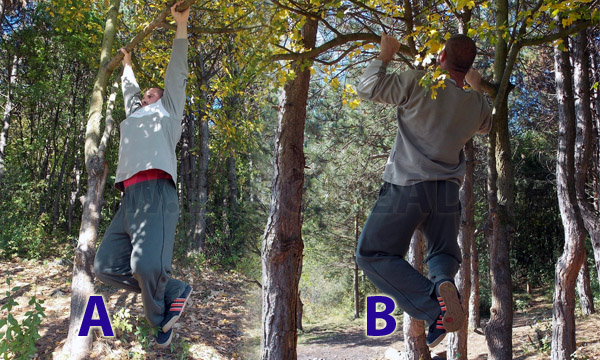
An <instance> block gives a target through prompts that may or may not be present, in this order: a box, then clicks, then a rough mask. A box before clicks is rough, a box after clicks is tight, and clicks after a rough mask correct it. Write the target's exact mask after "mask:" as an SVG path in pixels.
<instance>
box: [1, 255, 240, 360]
mask: <svg viewBox="0 0 600 360" xmlns="http://www.w3.org/2000/svg"><path fill="white" fill-rule="evenodd" d="M173 267H174V269H173V273H174V276H175V277H176V278H179V279H182V280H185V281H186V282H188V283H189V284H191V285H192V287H193V288H194V291H193V293H192V303H191V304H190V305H191V306H189V307H187V306H186V310H185V311H184V314H183V316H182V317H181V319H180V320H179V322H178V323H176V324H175V327H174V336H173V340H172V343H171V348H170V349H163V350H157V349H155V348H154V347H153V344H152V343H151V342H150V340H151V339H152V336H151V335H150V333H151V331H152V329H151V328H150V327H149V326H148V325H147V323H146V321H145V320H144V318H143V308H142V302H141V296H140V295H138V294H135V293H130V292H127V291H124V290H117V289H114V288H112V287H109V286H106V285H103V284H101V283H100V282H98V281H96V284H95V292H96V294H100V295H103V296H104V298H105V301H106V307H107V309H108V311H109V314H111V316H112V325H113V329H114V331H115V332H116V336H115V337H113V338H103V337H101V336H100V337H98V338H97V339H96V340H95V341H94V348H93V350H92V353H91V356H90V357H91V358H97V359H185V358H188V359H203V360H205V359H206V360H208V359H214V360H221V359H244V357H243V355H241V353H240V350H241V349H242V344H241V341H240V339H241V337H242V319H243V318H244V317H245V314H246V309H247V307H246V306H245V301H244V296H245V293H244V288H245V287H247V282H245V281H243V279H242V278H240V276H238V275H237V274H236V273H234V272H224V271H218V270H211V269H209V268H206V269H201V270H199V269H186V271H185V272H184V271H181V270H183V269H178V268H177V266H176V264H175V265H174V266H173ZM0 273H1V274H2V279H3V281H2V283H1V284H0V306H1V305H3V304H5V303H6V302H7V300H8V299H7V297H6V291H7V290H9V286H8V285H7V284H6V282H5V281H4V280H5V277H6V276H8V277H10V279H11V284H10V288H11V289H12V288H14V287H15V286H18V287H19V290H18V291H16V292H14V293H12V295H11V297H13V299H15V300H16V301H17V303H18V304H19V306H16V307H15V308H14V309H13V310H12V312H11V313H12V315H13V316H14V317H15V318H17V319H18V320H19V319H22V318H23V316H24V313H25V312H26V311H28V310H30V309H29V308H28V307H27V303H28V301H29V299H30V298H31V297H32V296H34V295H35V296H36V297H37V298H38V299H42V300H44V304H43V306H44V308H45V315H46V318H44V319H43V322H42V326H41V328H40V329H39V334H40V335H41V339H39V340H38V341H37V342H36V346H37V356H36V358H38V359H52V358H54V357H57V355H58V354H59V352H60V349H61V348H62V346H63V344H64V342H65V340H66V337H67V332H68V321H69V309H70V301H71V284H70V279H71V275H72V267H71V266H70V265H68V264H63V263H62V262H61V261H59V260H55V261H45V262H38V261H13V262H0ZM183 273H185V274H186V276H182V275H181V274H183ZM0 316H1V317H2V318H6V316H7V312H6V310H2V312H0ZM115 316H117V317H118V318H119V320H115V319H114V317H115Z"/></svg>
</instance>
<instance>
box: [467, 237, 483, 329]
mask: <svg viewBox="0 0 600 360" xmlns="http://www.w3.org/2000/svg"><path fill="white" fill-rule="evenodd" d="M479 298H480V293H479V253H478V252H477V241H476V239H475V237H473V241H472V242H471V294H470V296H469V328H470V329H471V330H473V331H475V330H476V329H478V328H479V327H481V316H480V314H479Z"/></svg>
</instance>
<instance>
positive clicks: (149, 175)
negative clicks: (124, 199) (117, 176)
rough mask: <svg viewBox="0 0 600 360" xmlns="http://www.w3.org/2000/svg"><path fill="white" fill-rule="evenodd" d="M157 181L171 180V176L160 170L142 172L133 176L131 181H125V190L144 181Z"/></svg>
mask: <svg viewBox="0 0 600 360" xmlns="http://www.w3.org/2000/svg"><path fill="white" fill-rule="evenodd" d="M156 179H171V175H169V174H168V173H166V172H164V171H162V170H160V169H150V170H144V171H140V172H138V173H137V174H135V175H133V176H132V177H130V178H129V179H127V180H125V181H123V188H124V189H126V188H127V187H128V186H131V185H133V184H137V183H139V182H142V181H148V180H156Z"/></svg>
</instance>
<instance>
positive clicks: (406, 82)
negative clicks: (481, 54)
mask: <svg viewBox="0 0 600 360" xmlns="http://www.w3.org/2000/svg"><path fill="white" fill-rule="evenodd" d="M399 49H400V43H399V42H398V41H397V40H396V39H394V38H393V37H390V36H387V35H383V36H382V39H381V53H380V54H379V56H378V57H377V59H376V60H374V61H373V62H372V63H371V64H370V65H369V66H368V67H367V68H366V69H365V71H364V74H363V75H362V77H361V79H360V83H359V84H358V95H359V96H360V97H361V98H362V99H365V100H371V101H375V102H379V103H384V104H390V105H393V106H396V108H397V120H398V132H397V133H396V139H395V142H394V146H393V148H392V151H391V153H390V155H389V158H388V161H387V164H386V166H385V171H384V174H383V180H384V184H383V186H382V187H381V190H380V192H379V198H378V199H377V202H376V203H375V206H374V207H373V209H372V212H371V214H370V215H369V218H368V219H367V221H366V223H365V225H364V228H363V231H362V233H361V236H360V239H359V242H358V246H357V250H356V257H357V262H358V264H359V266H360V268H361V269H362V270H363V271H364V273H365V274H366V275H367V276H368V277H369V279H370V280H371V281H372V282H373V283H374V284H375V285H376V286H377V287H378V288H379V289H380V290H381V291H382V292H384V293H386V294H388V295H390V296H391V297H392V298H393V299H394V300H395V302H396V304H397V305H398V306H400V307H401V308H402V309H403V310H404V311H405V312H406V313H408V314H409V315H410V316H412V317H414V318H416V319H419V320H425V321H426V322H427V324H428V326H429V333H428V336H427V344H428V345H429V346H431V347H433V346H435V345H437V344H439V343H440V342H441V341H442V339H443V338H444V336H445V334H446V332H451V331H457V330H458V329H459V328H460V327H461V326H462V324H463V320H464V315H463V311H462V307H461V304H460V300H459V298H458V292H457V290H456V287H455V286H454V280H453V279H454V276H455V275H456V272H457V271H458V268H459V265H460V262H461V253H460V248H459V247H458V244H457V236H458V230H459V225H460V212H461V211H460V209H461V207H460V201H459V196H458V192H459V188H460V185H461V184H462V181H463V177H464V174H465V168H466V166H465V159H464V154H463V150H462V149H463V147H464V145H465V144H466V143H467V141H468V140H469V139H471V137H472V136H473V135H474V134H476V133H481V134H486V133H488V132H489V130H490V128H491V124H492V115H491V112H490V107H489V105H488V103H487V101H486V99H485V98H484V97H483V95H482V94H481V93H480V87H481V76H480V75H479V74H478V73H477V71H475V70H473V69H471V66H472V64H473V61H474V59H475V55H476V46H475V43H474V42H473V40H471V39H470V38H469V37H467V36H465V35H454V36H452V37H451V38H450V39H449V40H448V41H447V43H446V45H445V47H444V50H442V52H441V53H440V55H439V56H438V63H439V65H440V67H441V69H442V70H445V71H447V72H448V73H449V75H450V76H449V77H450V78H449V79H446V80H445V85H446V86H445V88H443V89H440V90H438V95H437V98H436V99H432V98H431V96H430V95H431V94H430V93H429V92H428V89H426V88H424V87H423V86H420V85H419V80H420V79H421V77H422V76H423V75H424V72H423V71H415V70H409V71H406V72H402V73H399V74H395V73H391V74H388V73H387V71H386V69H387V65H388V63H389V62H390V61H391V60H392V58H393V56H394V54H395V53H396V52H398V50H399ZM465 79H466V80H467V82H468V83H469V84H470V85H471V87H472V89H468V90H466V89H464V86H465V84H464V81H465ZM417 227H420V228H421V229H422V230H423V233H424V235H425V239H426V240H427V252H428V256H427V258H426V259H425V262H426V263H427V266H428V275H429V279H428V278H426V277H424V276H423V275H421V273H420V272H418V271H417V270H415V269H414V268H413V267H412V266H411V265H410V264H409V263H408V262H406V261H405V260H404V256H405V255H406V253H407V252H408V249H409V246H410V241H411V237H412V234H413V232H414V231H415V229H416V228H417Z"/></svg>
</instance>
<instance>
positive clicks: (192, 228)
mask: <svg viewBox="0 0 600 360" xmlns="http://www.w3.org/2000/svg"><path fill="white" fill-rule="evenodd" d="M192 3H193V5H192V15H191V18H190V28H189V33H190V52H189V67H190V77H189V81H188V89H187V94H188V101H187V107H186V113H185V116H184V119H183V124H184V132H183V134H182V138H181V141H180V143H179V144H178V148H177V155H178V161H179V162H178V164H179V175H178V176H179V179H178V191H179V201H180V222H179V226H178V233H177V240H176V246H175V259H176V262H177V263H181V264H183V266H190V267H194V268H199V269H202V268H208V267H212V268H217V269H226V270H234V271H236V272H238V273H240V274H242V275H243V276H244V277H245V278H246V279H247V283H248V287H255V285H253V284H255V283H257V284H259V285H260V287H261V289H262V292H263V301H264V299H267V298H268V296H269V295H272V294H275V293H277V291H280V290H278V289H277V286H275V285H277V284H270V282H271V281H272V280H273V279H274V277H273V276H269V274H270V273H269V271H273V270H269V269H272V268H271V267H270V265H271V264H275V265H277V261H280V260H275V259H276V258H277V259H283V260H282V261H283V265H290V264H291V269H292V270H288V271H287V273H286V274H287V276H288V277H289V281H290V284H291V285H290V286H287V287H285V288H287V289H288V293H287V294H286V295H287V296H288V298H287V299H286V300H283V301H284V302H285V306H284V307H283V310H281V311H280V314H279V315H278V316H281V317H283V318H289V319H287V320H285V319H284V320H285V321H281V324H283V325H278V324H277V323H267V322H265V321H264V320H265V319H263V323H264V325H263V326H264V328H265V330H264V331H263V337H262V340H261V348H262V350H261V357H262V358H274V359H275V358H278V357H277V356H281V355H276V354H278V353H277V351H282V352H281V353H279V354H283V353H285V351H289V350H290V349H289V348H288V349H287V350H285V349H283V348H285V347H286V346H285V345H281V346H280V347H279V348H278V346H276V345H275V343H276V340H273V339H271V338H270V337H269V334H270V333H275V334H277V333H278V331H280V330H282V329H287V330H291V331H292V336H293V337H295V336H296V330H295V329H296V328H297V327H300V326H301V324H300V323H299V322H298V320H299V319H303V321H304V323H305V324H307V323H308V324H310V323H319V322H323V321H324V320H323V319H328V320H327V321H330V320H331V319H339V321H349V319H359V320H356V321H362V320H360V319H362V318H363V317H364V298H365V296H366V295H369V294H372V293H375V292H376V289H375V288H374V287H373V286H372V284H370V282H369V281H367V280H366V279H365V278H364V277H363V276H362V275H361V273H360V272H359V271H358V269H357V268H356V265H355V262H354V249H355V245H356V241H357V238H358V236H359V234H360V230H361V227H362V224H364V221H365V219H366V216H367V215H368V213H369V210H370V207H371V206H372V204H373V203H374V201H375V199H376V196H377V192H378V189H379V187H380V186H381V174H382V170H383V166H384V165H385V162H386V159H387V156H388V153H389V150H390V148H391V145H392V142H393V138H394V134H395V129H396V120H395V111H394V109H393V108H391V107H385V106H380V105H377V104H372V103H361V102H360V101H359V99H358V98H357V96H356V91H355V89H356V84H357V82H358V78H359V76H360V74H361V71H362V69H364V67H365V66H366V64H367V63H368V62H369V61H370V60H372V59H373V58H374V57H375V56H376V55H377V54H378V47H377V43H378V41H379V36H378V34H381V33H383V32H385V33H388V34H391V35H394V36H396V37H397V38H398V39H400V40H401V42H402V43H403V44H404V45H403V47H402V49H401V51H400V53H399V54H398V56H397V59H396V61H394V62H393V64H392V65H391V70H392V71H401V70H405V69H408V68H426V69H428V70H429V71H428V74H429V75H428V76H427V77H426V78H425V80H426V81H425V83H424V86H429V87H430V89H431V94H432V96H435V92H436V91H442V89H441V88H440V84H441V82H440V79H441V78H442V77H443V74H442V73H441V72H440V71H439V70H437V69H435V67H434V61H433V59H435V55H436V54H437V53H438V52H439V51H440V50H441V48H442V46H443V41H444V39H446V38H447V37H448V36H449V35H450V34H452V33H457V32H463V33H467V34H468V35H470V36H472V37H473V38H474V39H475V40H476V42H477V44H478V51H479V56H478V58H477V60H476V64H475V67H476V68H478V69H479V71H480V72H481V73H482V75H483V76H484V79H485V84H484V85H485V86H484V90H485V91H486V96H488V99H489V101H490V104H492V106H493V107H494V109H495V112H494V122H495V128H494V130H493V131H492V133H491V135H490V136H489V137H476V138H475V139H474V142H473V143H472V146H470V147H469V149H470V150H466V154H467V158H468V159H469V164H470V167H469V173H468V174H467V179H466V184H468V186H466V189H465V190H464V191H463V193H462V195H463V198H462V200H463V209H465V214H464V217H463V230H462V232H461V247H462V249H463V254H466V256H467V257H466V258H465V260H466V261H463V269H462V270H461V275H460V279H459V287H460V289H461V291H462V292H463V298H469V297H470V298H471V300H472V304H471V314H470V317H471V319H472V321H473V322H474V323H473V324H472V325H474V326H478V325H479V318H480V317H490V316H491V318H490V320H489V322H488V323H487V329H488V330H486V337H487V338H488V344H489V351H490V357H491V358H498V359H500V358H510V357H511V356H512V345H511V341H510V332H511V331H510V329H511V325H512V315H509V314H512V311H513V310H515V309H520V308H521V309H522V308H525V307H527V302H528V300H529V299H531V296H530V295H528V294H529V293H530V291H531V289H533V288H541V289H543V291H544V292H545V293H546V294H547V295H548V296H549V297H552V296H554V300H553V301H554V304H555V311H556V314H557V315H556V319H553V321H554V320H556V322H553V328H552V330H553V336H552V344H551V347H552V356H553V358H557V359H558V358H569V357H570V356H571V354H573V352H574V351H575V350H576V346H575V343H574V341H573V338H574V323H573V324H572V325H570V322H571V320H569V316H573V311H574V306H573V305H571V304H574V301H575V295H574V294H575V292H574V291H575V279H576V278H577V275H578V274H579V271H580V269H582V274H581V275H580V276H579V279H580V285H581V287H580V289H581V290H580V294H581V299H583V300H582V301H581V300H578V301H580V302H581V306H582V307H583V308H585V309H586V310H584V312H585V313H587V312H589V311H590V310H591V309H593V305H594V301H595V302H596V303H597V302H598V301H600V288H599V283H598V278H599V276H600V274H599V273H598V267H599V265H600V242H599V241H600V240H599V239H600V237H599V236H598V229H600V221H598V209H599V208H600V200H599V196H598V193H599V192H600V146H599V142H598V139H599V129H600V126H599V124H600V117H599V114H600V95H599V92H600V89H599V85H598V82H599V81H600V73H599V71H598V70H599V67H600V66H599V64H600V57H599V55H598V54H599V49H598V48H599V47H600V45H599V44H600V32H599V31H598V27H597V24H598V19H599V12H598V2H597V1H593V0H585V1H554V0H552V1H550V0H539V1H508V0H496V1H487V0H480V1H465V0H457V1H454V0H446V1H427V0H426V1H410V0H405V1H402V2H396V1H387V0H369V1H342V0H335V1H324V0H323V1H321V0H311V1H305V2H297V1H266V2H256V1H235V2H221V1H206V2H202V1H196V2H194V1H187V2H186V4H187V5H188V6H189V5H190V4H192ZM167 5H168V4H164V3H160V2H147V1H137V0H134V1H128V2H120V1H116V0H112V1H110V2H109V1H103V2H102V1H100V2H93V1H74V0H52V1H36V2H33V1H32V2H28V1H8V0H3V2H2V8H1V11H0V13H1V17H0V20H1V29H2V33H1V43H0V62H1V63H2V66H1V67H0V69H1V70H0V94H2V96H1V97H0V105H1V107H0V109H1V110H3V111H2V114H3V119H2V133H1V137H0V189H1V191H0V258H1V259H2V260H3V261H23V260H24V259H39V260H48V259H56V258H59V259H63V261H64V262H65V263H68V264H71V265H72V266H73V267H74V269H73V271H74V272H75V273H76V274H77V271H78V268H77V266H78V265H77V263H78V261H77V259H78V256H83V257H82V258H85V257H86V256H88V257H89V256H90V255H89V254H88V255H85V254H84V255H81V254H83V253H82V252H81V249H82V248H83V247H84V245H86V244H93V245H94V246H95V245H97V242H99V241H100V239H101V236H102V234H103V233H104V230H105V229H106V227H107V226H108V224H109V221H110V219H111V218H112V216H113V215H114V213H115V212H116V210H117V208H118V206H119V201H120V193H119V191H117V190H116V189H115V188H114V169H115V168H116V163H117V151H118V138H119V133H118V122H119V121H120V120H122V119H123V118H124V111H123V104H122V98H121V96H120V90H118V91H117V96H116V98H114V96H113V98H111V97H110V94H111V92H112V90H111V88H110V86H109V85H110V84H112V82H114V81H117V82H118V81H119V77H120V71H121V70H120V67H119V66H118V64H119V58H118V56H119V55H118V52H117V49H118V48H120V47H122V46H128V48H129V50H133V53H134V68H135V72H136V75H137V77H138V81H139V82H140V85H141V87H142V88H147V87H150V86H155V85H161V83H162V79H163V76H164V70H165V68H166V64H167V61H168V58H169V54H170V46H171V39H172V32H173V31H172V30H173V28H174V27H173V25H172V24H170V23H169V21H168V20H165V18H164V17H162V18H161V16H162V14H163V13H165V10H164V9H165V8H166V6H167ZM111 19H112V20H113V21H112V22H111V21H110V20H111ZM110 31H112V32H113V33H112V34H111V33H110ZM99 59H100V60H99ZM584 59H586V60H585V61H583V60H584ZM99 63H100V64H101V66H100V68H99V65H98V64H99ZM578 69H579V72H577V71H578ZM583 73H585V74H587V79H588V80H587V81H588V82H587V83H581V81H579V80H578V79H580V77H579V76H583V75H582V74H583ZM102 76H105V78H104V79H101V78H102ZM100 80H101V81H100ZM572 81H574V82H572ZM102 82H104V85H103V86H104V87H103V88H102V87H100V88H102V89H100V88H99V87H98V84H100V83H102ZM99 89H100V90H99ZM585 90H587V92H586V91H585ZM114 99H116V100H114ZM290 99H291V100H290ZM302 99H304V100H302ZM586 99H587V101H583V100H586ZM303 101H305V102H306V106H305V107H304V106H303V105H302V104H303ZM290 104H292V105H290ZM294 106H296V107H294ZM104 108H106V110H103V109H104ZM98 110H100V111H98ZM304 111H305V113H304ZM102 113H104V115H102ZM99 114H100V115H99ZM576 123H577V124H578V125H577V126H576ZM288 124H289V127H286V126H287V125H288ZM294 141H295V142H294ZM274 144H275V147H274ZM84 145H85V146H84ZM559 145H560V146H559ZM289 148H292V149H295V150H294V152H295V158H289V157H286V155H285V154H286V151H285V149H289ZM274 150H275V151H274ZM104 162H106V164H107V165H108V168H109V170H108V171H107V172H105V171H104V165H103V164H104ZM98 164H100V167H97V165H98ZM286 164H288V165H290V166H289V167H286ZM95 166H96V167H95ZM98 169H100V170H98ZM90 174H92V175H93V176H91V175H90ZM286 176H289V177H288V178H285V177H286ZM282 178H285V179H288V180H289V179H291V180H289V181H287V180H281V179H282ZM94 179H96V180H94ZM92 180H94V181H96V182H93V181H92ZM104 181H105V185H104ZM94 184H96V185H94ZM99 184H100V185H101V186H100V185H99ZM282 184H283V185H282ZM285 184H292V185H293V186H292V187H293V189H292V190H289V189H287V190H286V188H285V186H286V185H285ZM576 185H577V186H576ZM91 186H97V187H96V188H94V189H96V190H98V189H99V194H100V195H101V196H96V198H94V197H93V196H91V195H90V189H92V187H91ZM576 187H577V188H576ZM288 190H289V191H288ZM470 194H471V195H470ZM94 201H95V202H94ZM91 203H94V204H96V205H99V206H98V207H96V209H101V211H100V212H99V214H98V215H99V217H98V218H97V219H96V220H95V221H96V222H95V223H94V222H93V221H92V222H90V221H89V220H90V219H94V216H93V211H91V212H90V211H89V209H91V207H90V206H89V205H90V204H91ZM467 204H471V205H472V206H466V205H467ZM86 209H88V212H86ZM469 209H470V210H469ZM86 214H87V215H86ZM90 214H91V215H90ZM282 214H284V215H282ZM285 214H287V215H285ZM290 214H291V216H288V215H290ZM561 214H562V215H561ZM586 216H587V218H586ZM282 219H283V220H282ZM290 219H291V220H292V223H293V224H292V226H287V227H286V226H283V227H280V226H281V224H279V222H281V221H289V220H290ZM584 220H585V222H584ZM565 224H566V225H565ZM573 224H574V225H573ZM287 225H289V224H287ZM294 227H296V228H297V229H296V230H293V229H294ZM282 228H283V229H292V230H284V231H283V232H285V231H289V232H290V233H288V234H283V233H282V231H281V229H282ZM89 229H92V230H93V232H94V233H95V234H97V235H94V236H92V237H89V238H85V236H88V235H86V234H87V233H86V232H85V230H89ZM573 229H575V230H573ZM586 229H587V231H586ZM282 234H283V235H282ZM465 234H470V235H469V236H466V235H465ZM565 234H567V236H565ZM95 236H97V237H98V239H97V241H96V238H95ZM586 236H587V238H589V239H591V240H592V241H588V240H587V239H586ZM416 243H417V242H416ZM284 245H285V246H284ZM286 246H287V247H289V249H287V250H286ZM465 246H466V247H465ZM78 249H79V250H78ZM282 249H283V250H282ZM290 249H292V250H290ZM78 251H79V252H78ZM278 251H282V253H277V252H278ZM282 254H283V255H282ZM74 259H75V261H74ZM261 262H262V266H261ZM275 265H274V266H275ZM581 265H583V267H582V266H581ZM79 270H82V269H79ZM83 270H85V269H83ZM83 270H82V271H83ZM84 272H85V271H84ZM467 273H468V275H466V274H467ZM561 274H566V275H564V276H563V275H561ZM573 274H574V275H573ZM278 280H281V281H285V279H278ZM471 284H472V285H471ZM279 285H281V284H279ZM74 286H75V285H74ZM552 294H554V295H552ZM279 295H281V294H279ZM561 296H564V297H561ZM564 299H567V300H568V301H567V302H569V301H570V302H571V304H569V306H570V307H571V308H569V306H567V307H565V308H561V306H565V305H564V303H566V302H565V301H563V300H564ZM561 304H562V305H561ZM578 304H580V303H579V302H578ZM302 305H303V306H302ZM596 306H597V304H596ZM273 308H279V309H282V308H281V307H280V306H278V305H274V306H273ZM301 309H303V317H296V316H295V315H296V314H297V313H300V312H301ZM490 309H491V310H490ZM271 311H272V309H271ZM281 314H283V315H281ZM560 314H563V315H562V316H563V318H561V315H560ZM71 316H72V317H73V316H74V315H73V314H71ZM564 317H566V319H565V318H564ZM561 321H562V322H561ZM284 323H285V324H284ZM278 326H281V328H278ZM290 327H291V328H290ZM458 337H460V335H459V336H457V338H458ZM457 341H458V340H457ZM549 342H550V341H549ZM295 346H296V345H295V341H294V342H293V346H292V347H293V348H294V349H293V350H294V351H295ZM460 346H466V345H459V344H458V343H457V345H456V351H457V352H460V351H464V348H461V349H460V350H459V347H460ZM275 348H278V349H279V350H274V349H275ZM269 349H270V350H269ZM282 349H283V350H282ZM414 351H417V350H414ZM452 351H453V350H450V352H452ZM279 358H282V357H279ZM284 358H285V357H284Z"/></svg>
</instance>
